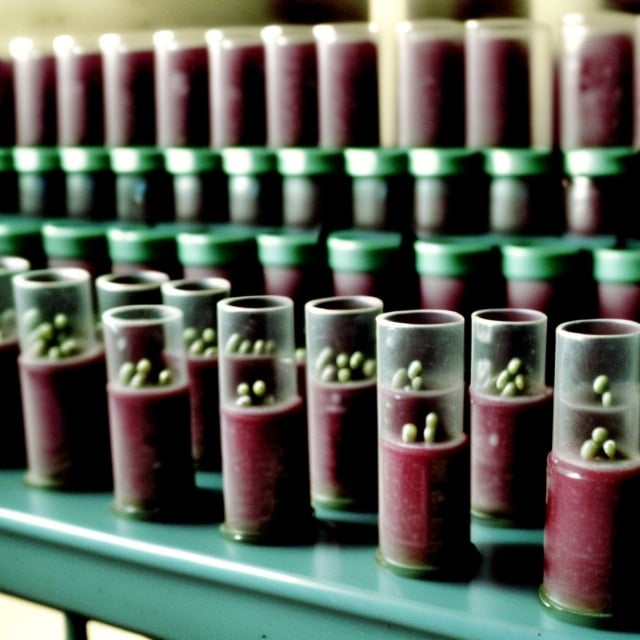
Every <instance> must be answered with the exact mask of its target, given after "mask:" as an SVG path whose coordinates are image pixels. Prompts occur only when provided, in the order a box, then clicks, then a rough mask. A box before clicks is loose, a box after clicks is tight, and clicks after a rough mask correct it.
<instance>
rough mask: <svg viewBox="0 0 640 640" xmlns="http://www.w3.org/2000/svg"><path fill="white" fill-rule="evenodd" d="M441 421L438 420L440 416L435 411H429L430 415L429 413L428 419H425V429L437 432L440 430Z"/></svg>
mask: <svg viewBox="0 0 640 640" xmlns="http://www.w3.org/2000/svg"><path fill="white" fill-rule="evenodd" d="M439 421H440V419H439V418H438V414H437V413H436V412H435V411H429V413H427V417H426V418H425V419H424V426H425V428H429V429H434V430H435V429H437V428H438V422H439Z"/></svg>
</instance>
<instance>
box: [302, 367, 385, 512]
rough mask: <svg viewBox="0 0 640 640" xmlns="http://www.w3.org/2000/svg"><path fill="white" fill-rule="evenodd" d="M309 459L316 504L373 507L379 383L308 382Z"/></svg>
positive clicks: (355, 507) (359, 508)
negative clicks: (377, 386) (377, 390)
mask: <svg viewBox="0 0 640 640" xmlns="http://www.w3.org/2000/svg"><path fill="white" fill-rule="evenodd" d="M307 388H308V391H307V404H308V424H309V460H310V469H311V494H312V497H313V502H314V504H316V505H318V506H324V507H327V508H332V509H348V510H363V509H364V510H366V509H375V506H376V504H377V499H378V496H377V491H378V478H377V473H378V471H377V469H378V467H377V463H378V455H377V428H378V421H377V406H376V382H375V380H372V381H365V382H352V383H348V384H340V383H333V384H331V383H319V382H317V381H313V380H310V381H309V382H308V387H307Z"/></svg>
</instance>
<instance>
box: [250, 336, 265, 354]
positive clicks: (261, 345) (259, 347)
mask: <svg viewBox="0 0 640 640" xmlns="http://www.w3.org/2000/svg"><path fill="white" fill-rule="evenodd" d="M266 350H267V345H266V343H265V341H264V340H260V339H259V340H256V341H255V342H254V343H253V353H255V354H256V355H263V354H264V353H266Z"/></svg>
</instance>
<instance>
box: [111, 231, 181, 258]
mask: <svg viewBox="0 0 640 640" xmlns="http://www.w3.org/2000/svg"><path fill="white" fill-rule="evenodd" d="M107 245H108V249H109V256H110V257H111V260H112V261H113V262H125V263H126V262H146V261H147V260H157V259H163V258H172V257H175V255H176V240H175V234H173V233H172V232H171V231H170V230H168V229H158V228H155V227H145V226H140V227H136V226H124V227H118V226H114V227H109V228H108V229H107Z"/></svg>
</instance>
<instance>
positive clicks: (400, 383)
mask: <svg viewBox="0 0 640 640" xmlns="http://www.w3.org/2000/svg"><path fill="white" fill-rule="evenodd" d="M408 382H409V374H408V373H407V370H406V369H405V368H402V369H398V370H397V371H396V372H395V373H394V374H393V378H391V386H392V387H393V388H394V389H403V388H404V387H405V386H406V385H407V383H408Z"/></svg>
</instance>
